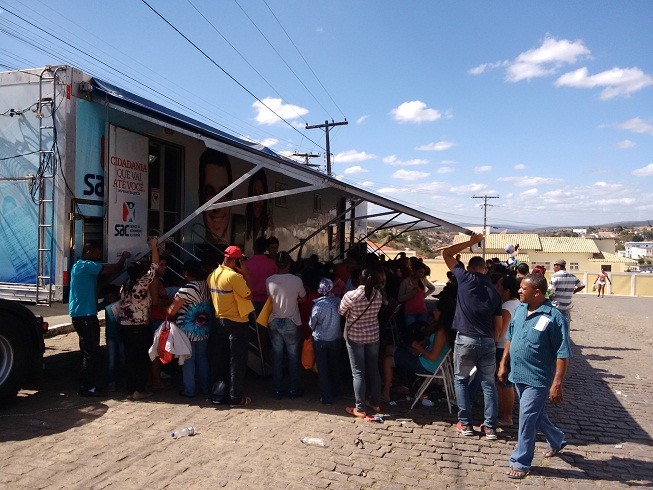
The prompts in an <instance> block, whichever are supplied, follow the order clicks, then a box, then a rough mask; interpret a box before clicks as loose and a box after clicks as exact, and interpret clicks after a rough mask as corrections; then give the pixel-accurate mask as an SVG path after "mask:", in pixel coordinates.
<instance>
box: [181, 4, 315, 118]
mask: <svg viewBox="0 0 653 490" xmlns="http://www.w3.org/2000/svg"><path fill="white" fill-rule="evenodd" d="M186 1H187V2H188V3H189V4H190V5H191V7H193V8H194V9H195V11H196V12H197V13H198V14H200V15H201V16H202V18H203V19H204V20H205V21H206V22H207V23H208V24H209V25H210V26H211V27H212V28H213V30H214V31H215V32H216V33H217V34H218V35H219V36H220V37H221V38H222V39H223V41H224V42H226V43H227V44H228V45H229V46H231V48H232V49H233V50H234V51H235V52H236V53H237V54H238V56H240V58H241V59H242V60H243V61H244V62H245V63H247V65H248V66H249V67H250V68H251V69H252V70H254V72H256V74H257V75H258V76H259V77H261V79H262V80H263V81H264V82H265V83H267V84H268V87H270V88H271V89H272V91H273V92H274V93H275V94H277V95H278V96H279V97H280V98H281V99H284V100H288V99H287V98H286V97H284V96H283V95H281V94H280V93H279V91H278V90H277V89H276V88H274V86H272V84H271V83H270V82H269V81H268V79H267V78H265V77H264V76H263V74H262V73H261V72H259V71H258V70H257V69H256V68H255V67H254V65H252V64H251V63H250V62H249V60H248V59H247V58H246V57H245V56H244V55H243V54H242V53H241V52H240V51H238V48H236V46H234V45H233V43H232V42H231V41H229V39H227V38H226V36H225V35H224V34H222V32H220V30H219V29H218V28H217V27H216V26H215V24H213V22H211V21H210V20H209V19H208V18H207V17H206V16H205V15H204V14H203V13H202V12H201V11H200V10H199V9H198V8H197V7H196V6H195V5H194V4H193V2H191V1H190V0H186ZM290 107H291V108H292V110H293V111H294V112H295V114H297V117H299V118H301V119H302V120H303V121H304V122H305V123H306V124H308V121H306V119H304V117H303V116H302V115H301V114H300V113H299V112H297V110H296V109H295V106H294V105H292V104H291V105H290Z"/></svg>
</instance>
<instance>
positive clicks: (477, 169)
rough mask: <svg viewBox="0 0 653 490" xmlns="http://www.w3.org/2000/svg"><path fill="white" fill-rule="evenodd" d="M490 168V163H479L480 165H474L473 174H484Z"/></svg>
mask: <svg viewBox="0 0 653 490" xmlns="http://www.w3.org/2000/svg"><path fill="white" fill-rule="evenodd" d="M490 170H492V165H481V166H480V167H474V173H475V174H484V173H485V172H489V171H490Z"/></svg>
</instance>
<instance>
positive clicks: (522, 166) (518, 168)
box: [513, 163, 526, 170]
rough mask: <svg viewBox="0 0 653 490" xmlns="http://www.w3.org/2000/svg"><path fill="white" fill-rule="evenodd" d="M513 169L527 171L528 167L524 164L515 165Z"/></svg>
mask: <svg viewBox="0 0 653 490" xmlns="http://www.w3.org/2000/svg"><path fill="white" fill-rule="evenodd" d="M513 168H514V169H515V170H526V165H524V164H523V163H518V164H517V165H515V166H514V167H513Z"/></svg>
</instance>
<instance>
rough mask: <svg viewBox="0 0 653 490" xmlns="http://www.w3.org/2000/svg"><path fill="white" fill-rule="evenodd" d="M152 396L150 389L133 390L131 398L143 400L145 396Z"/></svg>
mask: <svg viewBox="0 0 653 490" xmlns="http://www.w3.org/2000/svg"><path fill="white" fill-rule="evenodd" d="M151 396H152V392H151V391H135V392H134V394H133V395H132V400H134V401H138V400H144V399H145V398H149V397H151Z"/></svg>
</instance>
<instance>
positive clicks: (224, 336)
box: [207, 245, 254, 407]
mask: <svg viewBox="0 0 653 490" xmlns="http://www.w3.org/2000/svg"><path fill="white" fill-rule="evenodd" d="M243 258H244V255H243V252H242V251H241V250H240V248H238V247H236V246H235V245H231V246H229V247H227V248H226V249H225V251H224V260H223V262H222V265H220V266H218V268H217V269H215V270H214V271H213V272H212V273H211V275H210V276H209V278H208V279H207V283H208V285H209V291H210V293H211V301H212V302H213V308H214V310H215V316H216V323H217V327H216V333H217V341H218V342H219V343H220V344H222V343H223V342H225V343H226V341H228V346H229V351H230V354H229V359H230V363H229V377H230V383H229V398H230V400H229V405H230V406H232V407H237V406H244V405H249V404H250V402H251V399H250V398H249V397H247V396H245V395H244V394H243V384H244V382H245V373H246V371H247V355H248V349H249V314H250V313H251V312H252V311H254V305H253V304H252V299H251V298H252V290H251V288H250V286H249V273H248V271H247V267H246V266H245V264H244V263H241V262H240V261H241V260H242V259H243ZM220 347H221V348H219V349H218V352H217V353H215V354H217V357H218V358H224V357H225V356H224V353H225V352H226V350H227V349H226V346H223V345H220ZM221 354H222V355H221Z"/></svg>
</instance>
